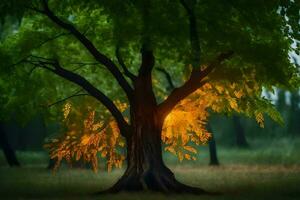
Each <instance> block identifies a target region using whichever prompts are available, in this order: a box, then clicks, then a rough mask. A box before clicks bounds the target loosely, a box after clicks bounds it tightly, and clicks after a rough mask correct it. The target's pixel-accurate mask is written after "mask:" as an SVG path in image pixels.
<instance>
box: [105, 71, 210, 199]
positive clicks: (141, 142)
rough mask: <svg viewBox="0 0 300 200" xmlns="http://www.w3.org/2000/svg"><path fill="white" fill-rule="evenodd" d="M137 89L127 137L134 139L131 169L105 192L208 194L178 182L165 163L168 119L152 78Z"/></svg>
mask: <svg viewBox="0 0 300 200" xmlns="http://www.w3.org/2000/svg"><path fill="white" fill-rule="evenodd" d="M142 73H143V72H142ZM146 74H147V73H146ZM134 86H135V94H134V104H133V105H131V124H132V125H131V132H132V133H131V134H126V135H130V137H127V138H126V141H127V169H126V171H125V173H124V175H123V176H122V177H121V178H120V179H119V181H118V182H117V183H116V184H115V185H114V186H113V187H112V188H110V189H108V190H107V191H105V192H111V193H115V192H119V191H142V190H151V191H158V192H164V193H183V192H189V193H197V194H203V193H205V192H204V190H202V189H199V188H194V187H190V186H187V185H185V184H182V183H180V182H178V181H177V180H176V179H175V176H174V174H173V173H172V172H171V170H170V169H169V168H168V167H167V166H166V165H165V163H164V161H163V158H162V147H161V132H162V125H163V121H164V119H163V118H162V117H161V114H160V113H159V112H158V109H157V103H156V100H155V96H154V94H153V91H152V85H151V77H150V75H145V74H144V75H141V76H139V77H137V79H136V81H135V84H134Z"/></svg>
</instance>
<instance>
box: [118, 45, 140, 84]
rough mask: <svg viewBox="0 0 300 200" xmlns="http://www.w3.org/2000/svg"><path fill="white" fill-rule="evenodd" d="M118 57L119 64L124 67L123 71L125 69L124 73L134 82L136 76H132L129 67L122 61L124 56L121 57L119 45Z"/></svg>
mask: <svg viewBox="0 0 300 200" xmlns="http://www.w3.org/2000/svg"><path fill="white" fill-rule="evenodd" d="M116 57H117V59H118V62H119V64H120V65H121V67H122V69H123V71H124V74H125V75H126V76H127V77H128V78H130V80H131V81H134V80H135V79H136V76H135V75H134V74H132V73H131V72H130V71H129V70H128V68H127V66H126V65H125V63H124V60H123V59H122V56H121V52H120V47H119V45H117V47H116Z"/></svg>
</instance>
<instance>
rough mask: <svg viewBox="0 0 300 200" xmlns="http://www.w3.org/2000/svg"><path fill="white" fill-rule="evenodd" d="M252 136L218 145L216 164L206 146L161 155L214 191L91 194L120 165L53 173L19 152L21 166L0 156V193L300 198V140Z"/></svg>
mask: <svg viewBox="0 0 300 200" xmlns="http://www.w3.org/2000/svg"><path fill="white" fill-rule="evenodd" d="M263 144H264V145H262V144H261V143H260V142H259V141H255V142H252V148H251V149H248V150H238V149H236V148H228V147H227V148H224V147H223V148H219V158H220V161H221V163H222V165H221V166H220V167H210V166H208V165H207V162H208V156H207V152H206V150H205V148H201V149H200V150H201V151H200V152H199V160H198V161H195V162H184V163H182V164H180V165H179V164H178V163H177V161H176V159H175V158H174V157H172V156H170V155H168V154H167V155H165V159H166V161H167V163H168V165H169V166H170V167H171V168H172V169H173V171H174V173H175V174H176V177H177V178H178V179H179V180H181V181H182V182H184V183H186V184H189V185H193V186H198V187H202V188H204V189H206V190H208V191H217V192H220V193H221V194H220V195H217V196H208V195H205V196H194V195H188V194H182V195H171V196H166V195H163V194H156V193H151V192H143V193H121V194H116V195H99V196H92V194H93V193H95V192H97V191H101V190H103V189H105V188H107V187H109V186H110V185H112V184H113V183H114V182H115V181H116V180H117V179H118V178H119V177H120V176H121V175H122V172H123V171H122V170H114V171H113V172H111V173H106V172H105V171H103V170H100V172H99V173H98V174H94V173H93V172H92V171H90V170H85V169H72V170H70V169H66V168H62V169H61V170H59V171H58V172H57V173H56V174H53V172H51V171H48V170H46V169H45V166H46V163H47V157H46V155H45V154H42V153H28V152H27V153H24V152H23V153H21V152H19V153H18V156H19V158H20V161H21V162H22V163H23V167H22V168H19V169H17V168H8V167H7V166H5V165H4V160H3V156H2V155H1V156H0V199H110V200H115V199H128V200H129V199H130V200H138V199H143V200H148V199H149V200H150V199H151V200H152V199H155V200H161V199H170V198H172V200H173V199H174V200H177V199H185V200H187V199H203V200H208V199H216V200H221V199H222V200H223V199H226V200H227V199H228V200H234V199H249V200H250V199H253V200H254V199H255V200H256V199H278V200H285V199H287V200H292V199H293V200H296V199H300V159H299V158H300V154H299V153H300V145H299V144H300V140H299V139H297V140H288V139H281V140H274V141H273V142H269V143H267V144H268V145H265V144H266V143H265V142H264V143H263Z"/></svg>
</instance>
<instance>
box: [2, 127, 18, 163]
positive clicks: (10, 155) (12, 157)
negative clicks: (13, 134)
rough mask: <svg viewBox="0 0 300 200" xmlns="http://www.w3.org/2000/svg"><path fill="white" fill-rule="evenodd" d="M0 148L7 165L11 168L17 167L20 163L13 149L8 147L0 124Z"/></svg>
mask: <svg viewBox="0 0 300 200" xmlns="http://www.w3.org/2000/svg"><path fill="white" fill-rule="evenodd" d="M0 147H1V148H2V150H3V153H4V156H5V158H6V160H7V163H8V164H9V166H11V167H19V166H20V163H19V161H18V159H17V157H16V154H15V151H14V149H13V148H12V147H11V146H10V144H9V142H8V138H7V136H6V133H5V130H4V128H3V125H2V124H0Z"/></svg>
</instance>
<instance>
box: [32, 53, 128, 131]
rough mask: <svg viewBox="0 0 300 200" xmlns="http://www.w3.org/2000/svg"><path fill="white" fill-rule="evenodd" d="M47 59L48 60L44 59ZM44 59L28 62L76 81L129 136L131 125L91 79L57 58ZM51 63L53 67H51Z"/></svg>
mask: <svg viewBox="0 0 300 200" xmlns="http://www.w3.org/2000/svg"><path fill="white" fill-rule="evenodd" d="M44 60H46V61H44ZM44 60H35V61H30V60H29V61H27V62H28V63H31V64H33V65H35V66H36V65H39V66H40V67H42V68H45V69H47V70H49V71H51V72H53V73H55V74H56V75H58V76H60V77H62V78H64V79H66V80H69V81H70V82H73V83H75V84H76V85H78V86H80V87H81V88H83V89H84V90H85V91H86V92H87V93H88V94H89V95H91V96H93V97H95V98H96V99H97V100H99V101H100V102H101V103H102V104H103V105H104V106H105V107H106V108H107V109H108V110H109V111H110V113H111V114H112V116H113V117H114V118H115V119H116V121H117V123H118V126H119V128H120V131H121V134H122V136H124V137H128V136H129V133H130V132H129V125H128V123H127V122H126V121H125V119H124V117H123V115H122V113H121V112H120V111H119V109H118V108H117V106H116V105H115V104H114V103H113V101H112V100H110V99H109V98H108V97H107V96H106V95H105V94H104V93H103V92H101V91H100V90H98V89H97V88H96V87H94V86H93V85H92V84H91V83H90V82H89V81H87V80H86V79H85V78H84V77H82V76H80V75H79V74H76V73H74V72H72V71H69V70H67V69H65V68H63V67H61V66H60V64H59V62H58V61H57V60H53V61H52V62H51V61H48V60H50V59H47V58H45V59H44ZM49 65H50V66H51V67H53V68H51V67H49Z"/></svg>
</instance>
